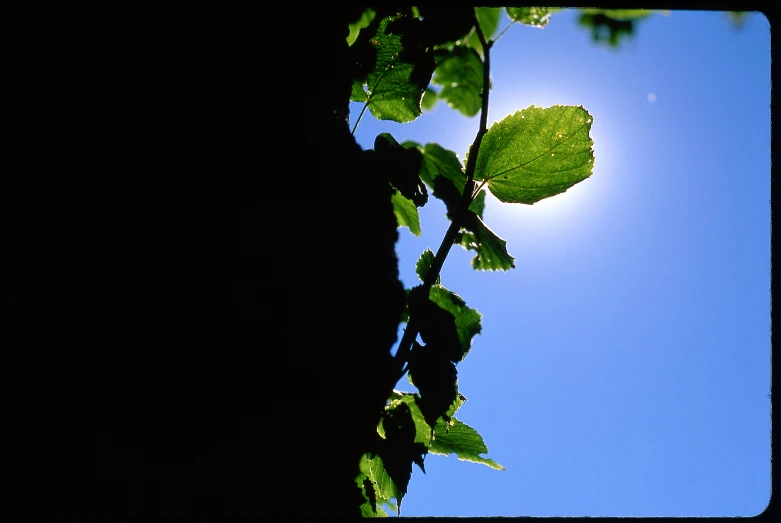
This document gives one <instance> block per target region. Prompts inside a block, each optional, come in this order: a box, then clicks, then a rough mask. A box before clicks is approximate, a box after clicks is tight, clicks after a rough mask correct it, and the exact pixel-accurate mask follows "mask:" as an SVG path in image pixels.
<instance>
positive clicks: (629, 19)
mask: <svg viewBox="0 0 781 523" xmlns="http://www.w3.org/2000/svg"><path fill="white" fill-rule="evenodd" d="M579 11H580V13H581V14H580V16H579V17H578V25H580V26H581V27H585V28H587V29H589V30H590V31H591V37H592V38H593V40H594V42H596V43H601V44H607V45H609V46H610V47H618V46H619V45H620V44H621V42H622V40H625V39H628V38H631V37H632V36H633V35H634V32H635V27H636V23H637V22H638V21H639V20H642V19H644V18H647V17H649V16H650V15H652V14H654V13H655V12H656V11H654V10H650V9H580V10H579Z"/></svg>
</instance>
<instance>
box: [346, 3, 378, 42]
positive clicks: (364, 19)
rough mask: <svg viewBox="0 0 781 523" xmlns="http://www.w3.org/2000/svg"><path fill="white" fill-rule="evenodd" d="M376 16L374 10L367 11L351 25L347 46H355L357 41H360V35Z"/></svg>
mask: <svg viewBox="0 0 781 523" xmlns="http://www.w3.org/2000/svg"><path fill="white" fill-rule="evenodd" d="M375 15H376V13H375V12H374V10H373V9H367V10H366V11H364V12H363V14H362V15H361V17H360V18H359V19H358V20H357V21H356V22H354V23H352V24H350V26H349V27H350V34H349V35H348V36H347V45H353V44H354V43H355V40H357V39H358V33H360V32H361V29H363V28H364V27H367V26H368V25H369V24H370V23H371V21H372V20H374V16H375Z"/></svg>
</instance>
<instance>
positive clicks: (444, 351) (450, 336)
mask: <svg viewBox="0 0 781 523" xmlns="http://www.w3.org/2000/svg"><path fill="white" fill-rule="evenodd" d="M432 288H433V287H432ZM424 290H425V289H424V287H422V286H420V287H416V288H414V289H412V293H411V299H410V314H411V315H412V316H413V317H414V318H417V321H418V327H419V328H418V332H419V333H420V337H421V338H422V339H423V341H424V342H425V343H426V344H427V347H428V349H426V350H425V351H424V352H427V353H431V354H434V355H435V356H439V355H442V356H444V357H446V358H447V359H449V360H450V361H452V362H454V363H455V362H458V361H461V358H462V357H463V355H464V348H463V346H462V344H461V341H460V339H459V336H458V328H457V327H456V318H455V316H454V315H453V313H452V312H450V311H449V310H447V309H445V308H443V307H441V306H440V305H439V304H438V303H437V302H436V301H434V300H433V299H432V298H431V290H430V289H429V298H428V299H425V298H424V297H423V292H424ZM436 297H437V298H439V299H442V296H441V295H440V294H437V295H436ZM443 301H445V300H443ZM422 392H423V391H421V393H422Z"/></svg>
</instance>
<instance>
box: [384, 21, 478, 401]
mask: <svg viewBox="0 0 781 523" xmlns="http://www.w3.org/2000/svg"><path fill="white" fill-rule="evenodd" d="M475 30H476V31H477V37H478V38H479V39H480V44H481V45H482V46H483V92H482V93H481V94H480V97H481V98H482V107H481V108H480V128H479V129H478V131H477V136H475V141H474V142H473V143H472V146H471V147H470V148H469V158H468V159H467V164H466V171H465V174H466V184H465V185H464V192H463V193H462V194H461V201H460V202H459V205H458V208H457V209H456V212H455V215H454V216H453V217H452V219H451V221H450V226H449V227H448V229H447V232H446V233H445V237H444V238H443V239H442V243H441V244H440V246H439V249H438V250H437V254H436V256H434V262H433V263H432V265H431V268H430V269H429V271H428V274H427V275H426V279H425V280H424V282H423V288H424V289H425V290H429V289H431V286H432V285H434V283H435V282H436V281H437V278H438V277H439V273H440V271H441V270H442V266H443V265H444V263H445V259H446V258H447V255H448V254H449V253H450V248H451V247H452V246H453V244H454V243H455V240H456V236H457V235H458V231H459V230H460V229H461V224H462V221H463V217H464V216H465V215H466V213H467V211H468V210H469V205H470V204H471V203H472V199H473V191H474V175H475V167H476V165H477V155H478V153H479V151H480V143H481V142H482V141H483V136H484V135H485V133H486V132H487V130H488V125H487V124H488V90H489V86H490V79H491V76H490V66H491V58H490V49H491V46H492V45H493V41H491V42H487V41H486V40H485V35H484V34H483V31H482V29H481V28H480V22H479V21H478V19H477V15H475ZM419 330H420V322H419V319H418V318H417V317H414V316H412V315H410V318H409V321H408V322H407V327H406V328H405V329H404V335H403V336H402V338H401V342H400V343H399V348H398V350H397V351H396V355H395V356H394V359H393V361H394V363H395V366H396V369H395V370H396V372H394V373H393V376H394V378H395V380H394V382H393V386H395V384H396V382H398V380H400V379H401V378H402V376H404V373H405V372H406V370H407V366H406V365H405V363H407V361H408V358H409V352H410V350H411V349H412V343H413V342H414V341H415V338H417V336H418V332H419Z"/></svg>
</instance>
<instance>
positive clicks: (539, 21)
mask: <svg viewBox="0 0 781 523" xmlns="http://www.w3.org/2000/svg"><path fill="white" fill-rule="evenodd" d="M505 11H506V12H507V16H509V17H510V20H512V21H514V22H518V23H520V24H524V25H530V26H532V27H540V28H542V27H545V25H546V24H547V23H548V21H549V20H550V13H549V12H548V9H547V8H546V7H506V8H505Z"/></svg>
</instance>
